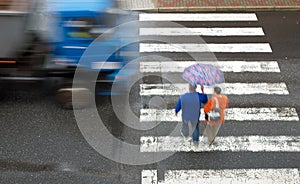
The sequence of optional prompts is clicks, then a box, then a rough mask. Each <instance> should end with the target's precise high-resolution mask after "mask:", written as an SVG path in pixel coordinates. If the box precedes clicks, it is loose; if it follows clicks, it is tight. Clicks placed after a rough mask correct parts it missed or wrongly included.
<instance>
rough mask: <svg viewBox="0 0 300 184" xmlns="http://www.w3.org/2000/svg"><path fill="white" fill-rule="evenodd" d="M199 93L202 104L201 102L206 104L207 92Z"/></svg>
mask: <svg viewBox="0 0 300 184" xmlns="http://www.w3.org/2000/svg"><path fill="white" fill-rule="evenodd" d="M198 95H199V101H200V105H201V103H203V104H206V103H207V101H208V97H207V94H203V93H198Z"/></svg>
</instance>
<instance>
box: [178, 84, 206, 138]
mask: <svg viewBox="0 0 300 184" xmlns="http://www.w3.org/2000/svg"><path fill="white" fill-rule="evenodd" d="M196 88H197V86H196V85H191V84H189V92H188V93H185V94H183V95H182V96H180V98H179V100H178V102H177V105H176V107H175V115H176V116H177V114H178V112H179V111H180V110H182V126H181V135H182V136H184V137H188V136H189V135H190V134H189V125H191V127H192V128H191V130H192V132H193V133H192V139H193V142H194V143H198V142H199V117H200V109H201V104H206V103H207V100H208V99H207V95H206V94H204V89H203V86H201V91H202V93H198V92H197V91H196Z"/></svg>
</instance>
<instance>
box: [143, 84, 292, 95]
mask: <svg viewBox="0 0 300 184" xmlns="http://www.w3.org/2000/svg"><path fill="white" fill-rule="evenodd" d="M220 86H222V91H223V93H224V94H227V95H229V94H230V95H250V94H268V95H272V94H277V95H288V94H289V92H288V90H287V86H286V84H285V83H224V84H220ZM197 90H198V91H199V90H200V86H199V87H198V88H197ZM187 91H188V85H187V84H184V83H182V84H181V83H175V84H141V85H140V95H141V96H153V95H161V96H165V95H169V96H174V95H176V96H177V95H181V94H183V93H186V92H187ZM205 93H207V94H213V87H211V86H208V87H205Z"/></svg>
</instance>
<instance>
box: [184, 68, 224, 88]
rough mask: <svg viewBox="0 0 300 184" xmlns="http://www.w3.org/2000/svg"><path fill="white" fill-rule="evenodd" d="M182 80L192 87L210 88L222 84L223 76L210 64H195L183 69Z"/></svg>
mask: <svg viewBox="0 0 300 184" xmlns="http://www.w3.org/2000/svg"><path fill="white" fill-rule="evenodd" d="M182 77H183V79H184V80H186V81H187V82H189V83H190V84H193V85H197V84H198V85H203V86H211V85H215V84H219V83H222V82H224V74H223V72H222V71H221V70H220V69H218V68H217V67H215V66H213V65H211V64H201V63H197V64H194V65H191V66H189V67H187V68H185V69H184V71H183V75H182Z"/></svg>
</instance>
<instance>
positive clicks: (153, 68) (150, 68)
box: [140, 61, 280, 73]
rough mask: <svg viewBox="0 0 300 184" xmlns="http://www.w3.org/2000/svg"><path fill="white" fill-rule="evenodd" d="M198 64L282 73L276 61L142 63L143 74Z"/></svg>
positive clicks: (175, 69) (180, 68)
mask: <svg viewBox="0 0 300 184" xmlns="http://www.w3.org/2000/svg"><path fill="white" fill-rule="evenodd" d="M196 63H202V64H211V65H214V66H216V67H218V68H219V69H220V70H222V71H223V72H280V68H279V66H278V63H277V62H276V61H210V62H209V61H206V62H197V61H157V62H140V72H142V73H155V72H161V73H170V72H183V70H184V69H185V68H186V67H188V66H191V65H193V64H196Z"/></svg>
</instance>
